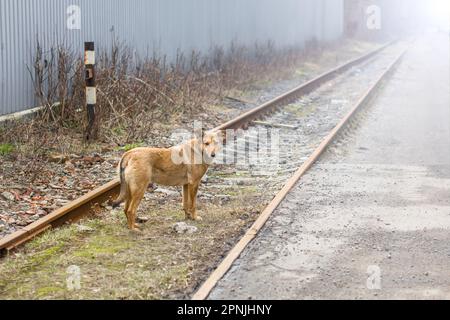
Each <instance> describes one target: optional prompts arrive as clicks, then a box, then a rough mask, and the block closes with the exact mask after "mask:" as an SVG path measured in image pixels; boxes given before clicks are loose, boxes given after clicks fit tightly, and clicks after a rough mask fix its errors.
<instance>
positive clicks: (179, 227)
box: [172, 222, 198, 234]
mask: <svg viewBox="0 0 450 320" xmlns="http://www.w3.org/2000/svg"><path fill="white" fill-rule="evenodd" d="M172 228H173V230H175V232H177V233H179V234H183V233H187V234H193V233H196V232H197V231H198V228H197V227H195V226H190V225H188V224H187V223H186V222H178V223H175V224H174V225H173V227H172Z"/></svg>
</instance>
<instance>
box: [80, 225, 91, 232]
mask: <svg viewBox="0 0 450 320" xmlns="http://www.w3.org/2000/svg"><path fill="white" fill-rule="evenodd" d="M77 230H78V231H80V232H94V231H95V229H93V228H91V227H88V226H84V225H81V224H79V225H77Z"/></svg>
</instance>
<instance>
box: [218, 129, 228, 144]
mask: <svg viewBox="0 0 450 320" xmlns="http://www.w3.org/2000/svg"><path fill="white" fill-rule="evenodd" d="M219 136H220V140H221V141H222V144H224V145H225V144H227V130H225V129H222V130H220V131H219Z"/></svg>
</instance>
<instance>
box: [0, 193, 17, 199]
mask: <svg viewBox="0 0 450 320" xmlns="http://www.w3.org/2000/svg"><path fill="white" fill-rule="evenodd" d="M2 197H3V198H4V199H5V200H8V201H14V200H16V198H15V197H14V195H13V194H12V193H11V192H8V191H5V192H3V193H2Z"/></svg>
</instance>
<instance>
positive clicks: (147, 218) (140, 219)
mask: <svg viewBox="0 0 450 320" xmlns="http://www.w3.org/2000/svg"><path fill="white" fill-rule="evenodd" d="M149 220H150V218H149V217H137V218H136V222H137V223H147V222H148V221H149Z"/></svg>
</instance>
